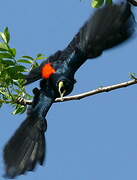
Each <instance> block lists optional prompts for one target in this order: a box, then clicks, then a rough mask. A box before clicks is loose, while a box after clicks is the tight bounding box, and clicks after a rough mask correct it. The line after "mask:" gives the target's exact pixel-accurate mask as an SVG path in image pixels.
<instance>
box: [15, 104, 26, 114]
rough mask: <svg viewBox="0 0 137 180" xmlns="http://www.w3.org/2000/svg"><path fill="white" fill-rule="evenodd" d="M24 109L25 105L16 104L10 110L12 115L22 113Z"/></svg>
mask: <svg viewBox="0 0 137 180" xmlns="http://www.w3.org/2000/svg"><path fill="white" fill-rule="evenodd" d="M25 111H26V106H17V108H16V109H15V110H14V111H13V112H12V114H13V115H16V114H22V113H24V112H25Z"/></svg>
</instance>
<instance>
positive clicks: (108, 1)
mask: <svg viewBox="0 0 137 180" xmlns="http://www.w3.org/2000/svg"><path fill="white" fill-rule="evenodd" d="M105 3H106V4H112V3H113V0H106V2H105Z"/></svg>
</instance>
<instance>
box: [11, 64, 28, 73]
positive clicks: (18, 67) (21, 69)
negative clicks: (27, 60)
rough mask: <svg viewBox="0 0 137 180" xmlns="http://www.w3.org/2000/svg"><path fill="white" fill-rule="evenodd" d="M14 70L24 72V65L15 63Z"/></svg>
mask: <svg viewBox="0 0 137 180" xmlns="http://www.w3.org/2000/svg"><path fill="white" fill-rule="evenodd" d="M14 68H15V70H16V71H17V72H18V71H20V72H25V71H26V67H25V66H22V65H16V66H15V67H14Z"/></svg>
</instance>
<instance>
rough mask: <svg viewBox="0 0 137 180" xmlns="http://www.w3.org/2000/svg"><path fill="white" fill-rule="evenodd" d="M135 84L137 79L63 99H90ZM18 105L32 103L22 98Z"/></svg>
mask: <svg viewBox="0 0 137 180" xmlns="http://www.w3.org/2000/svg"><path fill="white" fill-rule="evenodd" d="M132 77H133V76H132ZM134 84H137V79H136V78H135V79H134V80H130V81H127V82H123V83H120V84H115V85H111V86H106V87H100V88H97V89H95V90H92V91H88V92H85V93H82V94H78V95H74V96H67V97H64V98H63V102H64V101H71V100H80V99H82V98H85V97H88V96H93V95H95V94H99V93H103V92H109V91H113V90H115V89H120V88H124V87H127V86H131V85H134ZM55 102H62V99H61V98H57V99H55ZM16 103H17V104H21V105H31V104H32V101H31V100H26V99H23V98H20V99H17V100H16Z"/></svg>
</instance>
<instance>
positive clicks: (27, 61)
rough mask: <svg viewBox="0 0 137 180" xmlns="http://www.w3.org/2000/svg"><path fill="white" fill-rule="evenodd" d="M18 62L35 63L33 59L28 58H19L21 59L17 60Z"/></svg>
mask: <svg viewBox="0 0 137 180" xmlns="http://www.w3.org/2000/svg"><path fill="white" fill-rule="evenodd" d="M17 62H20V63H28V64H32V63H33V61H32V60H27V59H19V60H17Z"/></svg>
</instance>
